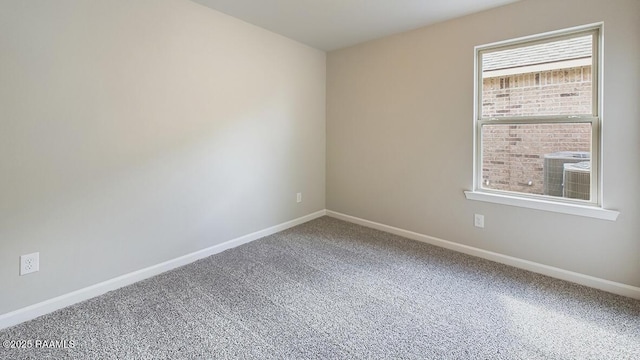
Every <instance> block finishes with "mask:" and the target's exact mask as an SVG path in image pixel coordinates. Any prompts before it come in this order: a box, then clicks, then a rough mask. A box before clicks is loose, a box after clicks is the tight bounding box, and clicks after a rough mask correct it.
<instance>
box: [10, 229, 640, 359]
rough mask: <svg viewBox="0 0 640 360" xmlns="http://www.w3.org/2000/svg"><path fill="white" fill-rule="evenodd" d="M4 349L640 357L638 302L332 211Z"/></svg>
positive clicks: (23, 352)
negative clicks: (23, 345)
mask: <svg viewBox="0 0 640 360" xmlns="http://www.w3.org/2000/svg"><path fill="white" fill-rule="evenodd" d="M7 339H10V340H12V339H24V340H27V339H31V340H47V341H51V340H67V341H71V340H72V341H73V343H74V347H73V348H67V349H56V348H38V349H36V348H30V349H3V348H0V358H3V359H21V358H38V359H41V358H82V359H84V358H91V359H109V358H113V359H116V358H117V359H127V358H131V359H158V358H176V359H177V358H208V359H218V358H219V359H227V358H234V359H235V358H258V359H269V358H274V359H389V358H392V359H640V301H637V300H633V299H629V298H624V297H620V296H616V295H612V294H609V293H605V292H602V291H598V290H594V289H590V288H586V287H583V286H579V285H575V284H571V283H568V282H564V281H560V280H556V279H552V278H549V277H545V276H542V275H537V274H534V273H530V272H527V271H523V270H519V269H515V268H512V267H509V266H505V265H500V264H497V263H493V262H490V261H486V260H482V259H478V258H474V257H470V256H466V255H463V254H459V253H455V252H452V251H448V250H445V249H441V248H437V247H434V246H430V245H427V244H422V243H419V242H414V241H411V240H407V239H404V238H401V237H398V236H395V235H390V234H387V233H384V232H380V231H376V230H372V229H368V228H364V227H361V226H357V225H353V224H349V223H346V222H343V221H339V220H336V219H333V218H329V217H323V218H319V219H316V220H314V221H311V222H308V223H306V224H303V225H300V226H297V227H295V228H291V229H289V230H286V231H283V232H280V233H277V234H274V235H272V236H268V237H265V238H262V239H260V240H257V241H254V242H252V243H250V244H246V245H243V246H240V247H237V248H234V249H231V250H227V251H225V252H223V253H220V254H217V255H214V256H211V257H209V258H206V259H203V260H200V261H197V262H195V263H192V264H190V265H187V266H184V267H181V268H179V269H176V270H173V271H170V272H166V273H164V274H161V275H159V276H156V277H153V278H151V279H148V280H145V281H142V282H139V283H136V284H133V285H131V286H128V287H125V288H122V289H119V290H116V291H112V292H109V293H107V294H105V295H103V296H100V297H97V298H94V299H91V300H88V301H85V302H82V303H79V304H76V305H74V306H71V307H68V308H65V309H62V310H59V311H56V312H54V313H52V314H49V315H45V316H42V317H40V318H38V319H35V320H32V321H29V322H26V323H23V324H20V325H18V326H15V327H12V328H9V329H5V330H4V331H2V332H0V340H3V341H4V340H7Z"/></svg>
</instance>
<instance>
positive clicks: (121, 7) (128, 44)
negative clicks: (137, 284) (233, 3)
mask: <svg viewBox="0 0 640 360" xmlns="http://www.w3.org/2000/svg"><path fill="white" fill-rule="evenodd" d="M0 48H1V49H2V56H0V79H1V80H0V174H2V176H0V199H2V200H1V201H0V284H1V288H2V290H0V292H1V294H2V295H0V314H2V313H6V312H8V311H11V310H14V309H17V308H20V307H24V306H27V305H30V304H33V303H36V302H39V301H43V300H46V299H49V298H52V297H54V296H58V295H61V294H66V293H68V292H70V291H73V290H76V289H80V288H83V287H86V286H89V285H93V284H95V283H98V282H101V281H105V280H107V279H111V278H114V277H116V276H119V275H122V274H126V273H129V272H131V271H135V270H138V269H141V268H145V267H148V266H151V265H155V264H158V263H161V262H163V261H167V260H169V259H174V258H176V257H179V256H181V255H185V254H188V253H191V252H194V251H197V250H200V249H203V248H207V247H210V246H213V245H216V244H219V243H222V242H224V241H227V240H230V239H233V238H236V237H238V236H241V235H245V234H248V233H251V232H254V231H257V230H262V229H265V228H268V227H270V226H273V225H276V224H280V223H282V222H285V221H288V220H291V219H295V218H297V217H300V216H303V215H306V214H309V213H312V212H314V211H317V210H321V209H324V208H325V203H324V200H325V194H324V191H325V136H324V134H325V69H326V63H325V59H326V55H325V53H324V52H321V51H318V50H315V49H312V48H309V47H307V46H305V45H302V44H300V43H297V42H294V41H291V40H289V39H286V38H284V37H282V36H279V35H276V34H273V33H271V32H268V31H265V30H263V29H260V28H258V27H255V26H252V25H249V24H247V23H245V22H242V21H240V20H237V19H234V18H232V17H229V16H226V15H223V14H221V13H219V12H216V11H213V10H211V9H209V8H206V7H204V6H201V5H199V4H196V3H193V2H191V1H187V0H158V1H111V0H104V1H83V0H75V1H74V0H60V1H2V2H0ZM296 192H303V194H304V197H303V198H304V201H303V202H302V203H300V204H297V203H296ZM35 251H39V252H40V272H38V273H35V274H30V275H27V276H22V277H20V276H18V258H19V256H20V255H21V254H28V253H31V252H35Z"/></svg>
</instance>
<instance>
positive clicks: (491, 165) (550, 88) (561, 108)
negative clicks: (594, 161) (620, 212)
mask: <svg viewBox="0 0 640 360" xmlns="http://www.w3.org/2000/svg"><path fill="white" fill-rule="evenodd" d="M482 91H483V94H482V95H483V96H482V99H483V103H482V114H483V116H485V117H504V116H535V115H556V114H563V115H569V114H576V113H583V114H589V113H591V67H590V66H583V67H577V68H570V69H559V70H550V71H544V72H536V73H527V74H515V75H511V76H504V77H494V78H485V79H484V80H483V90H482ZM482 149H483V151H482V157H483V164H482V180H483V186H484V187H485V188H491V189H497V190H507V191H517V192H523V193H530V194H542V193H543V187H544V179H543V175H544V173H543V164H544V155H545V154H549V153H554V152H558V151H590V149H591V125H590V124H535V125H534V124H527V125H486V126H484V128H483V134H482ZM487 181H488V184H487Z"/></svg>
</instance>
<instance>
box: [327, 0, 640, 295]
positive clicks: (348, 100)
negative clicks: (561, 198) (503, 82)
mask: <svg viewBox="0 0 640 360" xmlns="http://www.w3.org/2000/svg"><path fill="white" fill-rule="evenodd" d="M567 14H570V16H568V15H567ZM600 21H602V22H604V30H603V34H604V40H603V41H604V43H603V45H604V63H603V76H604V79H603V83H602V86H603V107H604V113H603V119H602V124H603V129H602V130H603V132H602V138H603V141H602V151H603V155H602V160H603V170H604V174H603V183H602V185H603V192H604V194H603V196H604V201H603V204H604V206H605V207H606V208H611V209H615V210H619V211H621V215H620V216H619V217H618V220H617V221H616V222H610V221H604V220H597V219H592V218H585V217H579V216H573V215H565V214H558V213H551V212H544V211H539V210H532V209H525V208H519V207H512V206H506V205H499V204H491V203H484V202H479V201H471V200H466V199H465V197H464V195H463V191H464V190H470V189H472V181H473V107H474V99H473V96H474V95H473V86H474V85H473V83H474V81H473V78H474V73H473V72H474V47H475V46H478V45H484V44H490V43H494V42H498V41H504V40H509V39H514V38H519V37H523V36H528V35H534V34H539V33H543V32H548V31H553V30H559V29H565V28H569V27H574V26H579V25H585V24H593V23H597V22H600ZM638 34H640V2H639V1H636V0H615V1H606V2H605V1H599V0H560V1H551V0H542V1H540V0H524V1H519V2H516V3H514V4H511V5H506V6H503V7H500V8H496V9H492V10H489V11H486V12H482V13H478V14H474V15H470V16H467V17H463V18H459V19H455V20H452V21H447V22H443V23H440V24H436V25H433V26H429V27H425V28H421V29H417V30H415V31H411V32H407V33H403V34H398V35H395V36H390V37H387V38H383V39H379V40H376V41H372V42H368V43H365V44H361V45H357V46H354V47H351V48H347V49H343V50H339V51H335V52H331V53H329V55H328V58H327V104H328V105H327V208H328V209H330V210H334V211H338V212H341V213H345V214H348V215H353V216H357V217H360V218H364V219H367V220H371V221H376V222H380V223H383V224H387V225H391V226H395V227H399V228H403V229H406V230H411V231H415V232H418V233H422V234H426V235H430V236H435V237H439V238H442V239H445V240H449V241H454V242H457V243H460V244H465V245H470V246H474V247H478V248H481V249H485V250H489V251H494V252H498V253H501V254H505V255H510V256H514V257H518V258H521V259H526V260H531V261H535V262H537V263H541V264H546V265H551V266H555V267H558V268H562V269H566V270H571V271H575V272H578V273H582V274H587V275H592V276H596V277H599V278H603V279H607V280H612V281H617V282H621V283H625V284H629V285H634V286H640V241H638V239H639V238H640V222H638V221H637V219H638V218H640V202H639V200H640V188H639V187H638V184H640V166H638V162H637V160H635V157H636V155H637V154H639V153H640V121H639V119H640V105H639V103H638V99H639V98H640V83H639V82H638V79H639V78H640V42H639V41H638ZM452 69H455V71H453V70H452ZM474 213H478V214H484V215H485V228H484V229H478V228H475V227H474V226H473V214H474Z"/></svg>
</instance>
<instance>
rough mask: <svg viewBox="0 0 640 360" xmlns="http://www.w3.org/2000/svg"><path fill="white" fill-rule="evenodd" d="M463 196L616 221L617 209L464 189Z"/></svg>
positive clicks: (618, 213)
mask: <svg viewBox="0 0 640 360" xmlns="http://www.w3.org/2000/svg"><path fill="white" fill-rule="evenodd" d="M464 196H465V197H466V198H467V199H468V200H476V201H484V202H490V203H494V204H502V205H509V206H517V207H523V208H528V209H535V210H543V211H551V212H556V213H561V214H569V215H576V216H585V217H590V218H596V219H602V220H609V221H616V219H617V218H618V215H620V212H619V211H615V210H607V209H603V208H600V207H594V206H585V205H576V204H565V203H558V202H553V201H546V200H539V199H526V198H519V197H515V196H508V195H500V194H490V193H485V192H479V191H465V192H464Z"/></svg>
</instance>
